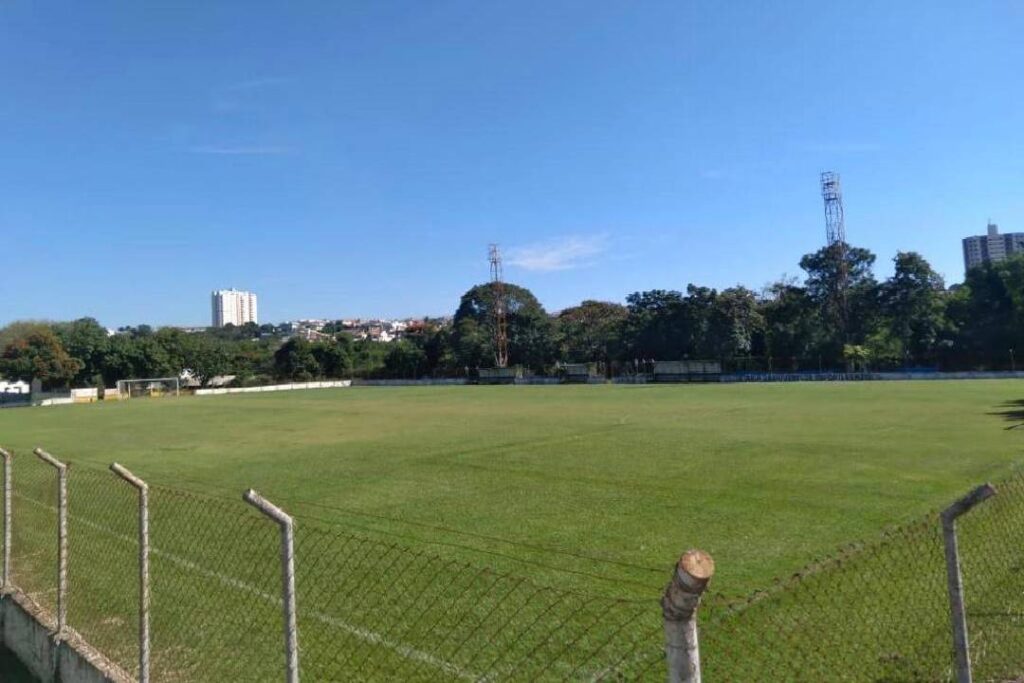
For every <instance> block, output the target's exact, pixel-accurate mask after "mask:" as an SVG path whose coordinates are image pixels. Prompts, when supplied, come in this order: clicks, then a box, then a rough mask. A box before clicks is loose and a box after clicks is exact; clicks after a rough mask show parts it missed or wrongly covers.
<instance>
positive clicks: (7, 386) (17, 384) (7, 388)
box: [0, 379, 32, 394]
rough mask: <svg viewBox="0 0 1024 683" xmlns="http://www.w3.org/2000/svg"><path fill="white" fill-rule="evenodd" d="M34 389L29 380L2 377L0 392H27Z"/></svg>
mask: <svg viewBox="0 0 1024 683" xmlns="http://www.w3.org/2000/svg"><path fill="white" fill-rule="evenodd" d="M31 391H32V387H31V386H29V383H28V382H22V381H21V380H14V381H11V380H6V379H0V394H27V393H30V392H31Z"/></svg>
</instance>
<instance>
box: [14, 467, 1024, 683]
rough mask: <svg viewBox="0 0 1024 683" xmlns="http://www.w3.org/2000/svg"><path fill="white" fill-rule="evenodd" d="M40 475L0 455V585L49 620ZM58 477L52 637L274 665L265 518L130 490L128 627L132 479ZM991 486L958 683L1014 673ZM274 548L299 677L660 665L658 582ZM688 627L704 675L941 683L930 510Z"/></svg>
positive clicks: (223, 671)
mask: <svg viewBox="0 0 1024 683" xmlns="http://www.w3.org/2000/svg"><path fill="white" fill-rule="evenodd" d="M57 455H58V457H59V454H57ZM57 474H58V473H57V471H56V470H55V469H54V467H51V466H49V465H47V464H46V463H44V462H41V461H40V460H38V459H37V458H35V457H33V456H31V455H28V454H21V455H19V456H18V457H16V458H14V459H13V468H12V477H11V479H12V484H13V486H12V491H13V495H12V497H11V502H12V512H11V521H12V529H13V535H12V538H11V543H10V547H9V550H10V552H11V569H10V575H9V576H7V577H5V580H6V587H7V589H8V590H11V589H13V590H17V591H19V592H20V593H22V594H23V595H25V596H27V597H28V598H30V599H31V600H32V601H34V602H35V603H36V604H37V605H38V606H39V607H40V609H41V610H42V612H43V613H44V614H47V615H50V616H51V617H52V619H51V621H52V622H53V625H54V626H55V624H56V612H57V608H58V602H59V598H58V593H59V586H60V579H59V576H58V564H59V563H58V547H59V544H58V527H59V524H58V520H59V512H58V508H59V506H58V502H59V501H58V487H57V481H58V480H57ZM67 474H68V511H67V514H68V524H67V557H68V565H67V567H68V569H67V584H66V585H67V592H66V605H67V632H68V633H69V634H74V635H80V636H81V637H82V638H83V639H84V640H85V641H86V642H88V643H89V644H90V645H91V646H93V647H94V648H95V649H96V650H98V651H100V652H101V653H103V655H104V656H105V657H106V658H108V659H109V660H111V662H113V663H114V664H116V665H117V666H118V667H120V669H122V670H123V671H124V672H125V674H126V675H127V676H130V677H135V678H139V677H140V670H141V665H140V648H141V647H142V645H141V643H142V642H144V640H143V639H140V638H139V635H140V631H141V629H142V628H143V623H148V624H149V627H150V638H149V642H150V659H149V670H150V680H153V681H175V682H179V681H228V680H230V681H250V680H251V681H275V680H281V679H282V678H285V677H286V662H287V657H286V638H285V632H286V629H285V628H284V626H285V623H286V619H285V611H286V610H285V609H284V608H285V607H286V605H287V604H288V601H287V599H286V594H283V586H284V585H285V584H286V582H284V581H283V578H284V577H283V566H286V565H287V562H285V563H284V565H283V564H282V538H283V536H282V533H281V529H280V528H279V527H278V525H277V524H275V523H274V522H273V521H272V520H271V519H268V518H267V517H266V516H265V515H263V514H260V512H259V511H258V510H256V509H254V508H253V507H252V506H250V505H246V504H245V503H244V502H243V501H242V500H241V499H238V500H225V499H220V498H213V497H208V496H205V495H198V494H194V493H190V492H185V491H181V490H176V489H173V488H165V487H161V486H150V487H149V488H148V522H149V532H150V533H149V565H148V570H149V571H148V578H149V588H150V594H151V602H150V608H151V609H150V611H149V615H148V620H143V621H140V616H139V614H140V603H141V602H142V599H141V598H140V581H141V574H140V565H139V557H140V540H139V525H140V516H139V491H138V490H136V488H133V487H132V486H131V485H129V483H127V482H126V481H125V480H123V479H121V478H118V477H117V476H115V475H114V474H112V473H110V472H105V471H98V470H95V469H90V468H88V467H69V469H68V472H67ZM998 489H999V494H998V495H997V496H996V497H995V498H993V499H992V500H990V501H987V502H986V503H984V504H983V505H981V506H979V507H978V509H976V510H974V511H972V512H971V513H970V514H968V515H966V516H964V517H963V518H962V520H961V522H960V546H961V554H962V567H963V577H964V584H965V590H966V596H967V604H966V608H967V617H968V624H969V628H970V631H971V642H972V651H973V657H974V671H975V680H978V681H1008V680H1013V679H1014V678H1016V677H1019V676H1020V675H1021V674H1024V546H1022V544H1021V540H1022V533H1021V532H1022V530H1024V526H1022V524H1024V479H1022V478H1020V477H1017V478H1013V479H1011V480H1009V481H1006V482H1003V483H1002V484H1000V485H999V486H998ZM293 542H294V558H293V564H294V570H295V573H294V586H295V595H296V602H297V619H296V624H297V633H298V661H299V664H298V672H299V673H300V674H301V677H302V678H303V679H305V680H309V681H340V680H358V681H386V680H422V681H428V680H429V681H437V680H474V681H499V680H524V681H525V680H552V681H554V680H652V681H653V680H664V678H665V656H664V639H665V636H664V633H663V615H662V609H661V607H660V606H659V602H658V599H659V598H660V594H652V595H651V596H650V599H648V600H636V599H621V600H620V599H615V598H612V597H607V596H597V595H589V594H584V593H578V592H574V591H572V590H566V589H564V588H555V587H551V586H547V585H544V584H542V583H540V582H538V581H536V580H532V579H530V578H526V577H522V576H515V575H512V574H508V573H503V572H499V571H496V570H494V569H491V568H488V567H485V566H479V565H476V564H472V563H467V562H465V561H462V560H459V559H452V558H449V557H444V556H443V555H441V554H435V553H433V552H429V551H424V550H422V549H417V548H413V547H409V546H406V545H402V544H398V543H392V542H387V541H383V540H381V539H379V538H374V537H373V536H372V535H370V534H365V533H352V532H351V531H349V530H346V529H342V528H339V527H333V526H329V525H326V524H323V523H318V522H315V521H313V520H307V519H303V518H299V519H297V520H296V522H295V527H294V537H293ZM669 575H670V571H669V568H668V566H666V580H667V579H668V577H669ZM712 589H713V591H717V589H718V587H716V586H715V585H714V582H712ZM699 622H700V638H701V641H702V642H701V649H702V659H703V671H704V678H705V680H708V681H751V680H786V681H822V680H829V681H833V680H850V681H946V680H951V679H952V677H953V668H954V667H953V649H952V639H951V635H950V617H949V601H948V596H947V589H946V570H945V564H944V559H943V540H942V534H941V530H940V526H939V524H938V517H937V515H929V516H928V517H926V518H923V519H921V520H920V521H918V522H915V523H912V524H908V525H905V526H902V527H900V528H897V529H894V530H891V531H888V532H887V533H885V534H884V535H883V536H882V537H881V538H879V539H877V540H875V541H874V542H871V543H868V544H863V545H858V546H851V547H849V548H846V549H844V550H843V551H842V552H840V553H838V554H836V555H834V556H832V557H830V558H828V559H825V560H822V561H821V562H818V563H815V564H813V565H811V566H809V567H807V568H805V569H804V570H802V571H801V572H799V573H798V574H796V575H794V576H793V577H791V578H789V579H786V580H784V581H780V582H779V583H777V584H776V585H774V586H772V587H771V588H769V589H767V590H765V591H762V592H758V593H755V594H753V595H750V596H746V597H744V598H742V599H732V598H728V597H726V596H725V595H724V594H723V593H720V592H712V593H711V594H708V595H706V596H705V598H704V605H703V606H702V607H701V609H700V612H699ZM141 659H143V660H144V659H145V658H141ZM286 680H287V679H286Z"/></svg>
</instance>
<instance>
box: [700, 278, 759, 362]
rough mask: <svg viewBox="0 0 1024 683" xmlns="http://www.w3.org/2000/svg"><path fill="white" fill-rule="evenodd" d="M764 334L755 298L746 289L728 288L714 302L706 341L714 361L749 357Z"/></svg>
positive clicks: (752, 293) (755, 296)
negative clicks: (716, 359) (715, 359)
mask: <svg viewBox="0 0 1024 683" xmlns="http://www.w3.org/2000/svg"><path fill="white" fill-rule="evenodd" d="M763 332H764V316H763V315H762V314H761V311H760V307H759V305H758V300H757V295H755V294H754V292H752V291H750V290H749V289H747V288H746V287H739V286H737V287H730V288H729V289H723V290H722V291H721V292H719V293H718V294H717V295H716V296H715V297H714V300H713V303H712V308H711V316H710V320H709V322H708V331H707V342H706V344H705V346H707V347H710V348H709V350H710V351H711V354H710V355H711V357H713V358H732V357H735V356H747V355H750V353H751V351H753V349H754V344H755V342H756V340H757V339H758V337H759V336H760V335H761V334H763Z"/></svg>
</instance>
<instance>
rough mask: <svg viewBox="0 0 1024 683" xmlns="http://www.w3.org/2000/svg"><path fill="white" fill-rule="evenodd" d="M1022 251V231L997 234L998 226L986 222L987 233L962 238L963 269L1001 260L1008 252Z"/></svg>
mask: <svg viewBox="0 0 1024 683" xmlns="http://www.w3.org/2000/svg"><path fill="white" fill-rule="evenodd" d="M1018 252H1024V232H1010V233H1006V234H1005V235H1000V234H999V226H998V225H996V224H995V223H989V224H988V234H987V235H974V236H973V237H965V238H964V270H970V269H971V268H973V267H974V266H977V265H980V264H982V263H989V262H992V263H995V262H998V261H1002V260H1003V259H1005V258H1006V257H1007V256H1009V255H1010V254H1016V253H1018Z"/></svg>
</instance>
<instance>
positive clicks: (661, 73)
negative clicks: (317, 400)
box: [0, 0, 1024, 326]
mask: <svg viewBox="0 0 1024 683" xmlns="http://www.w3.org/2000/svg"><path fill="white" fill-rule="evenodd" d="M175 4H177V5H187V4H189V3H175ZM170 5H171V3H149V2H143V3H139V2H100V3H80V2H77V3H76V2H53V3H42V2H31V3H30V2H23V1H17V0H16V1H15V2H8V3H3V5H0V93H2V95H0V244H2V246H3V252H2V254H3V264H4V266H3V267H4V276H3V277H2V278H0V322H6V321H9V320H12V319H19V318H49V319H66V318H71V317H78V316H82V315H92V316H95V317H97V318H98V319H100V321H101V322H103V323H104V324H107V325H110V326H117V325H122V324H134V323H141V322H148V323H152V324H203V323H206V322H207V320H208V315H209V303H208V298H209V292H210V290H211V289H215V288H222V287H231V286H234V287H239V288H248V289H252V290H254V291H256V292H257V293H258V294H259V295H260V303H261V318H262V319H263V320H264V321H277V320H284V319H289V318H296V317H341V316H370V315H385V316H400V315H401V316H405V315H422V314H443V313H448V312H451V311H453V310H454V308H455V306H456V305H457V302H458V297H459V296H460V295H461V294H462V292H463V291H465V290H466V289H467V288H468V287H470V286H471V285H473V284H475V283H478V282H481V281H484V280H485V279H486V278H487V274H488V268H487V261H486V256H487V244H488V243H489V242H498V243H500V244H501V245H502V247H503V249H504V250H505V253H506V256H507V266H506V276H507V278H508V279H509V280H511V281H514V282H517V283H519V284H522V285H525V286H527V287H529V288H530V289H532V290H533V291H534V293H535V294H537V296H538V297H539V298H540V299H541V301H542V302H543V303H544V304H545V305H546V306H547V307H548V308H549V309H552V310H557V309H559V308H562V307H565V306H567V305H572V304H573V303H577V302H579V301H580V300H581V299H584V298H599V299H609V300H623V299H624V297H625V295H626V294H628V293H629V292H632V291H636V290H640V289H652V288H675V289H682V288H685V286H686V284H687V283H689V282H695V283H700V284H706V285H710V286H715V287H726V286H730V285H733V284H736V283H742V284H745V285H747V286H750V287H752V288H759V287H761V286H762V285H764V284H765V283H766V282H768V281H769V280H771V279H773V278H776V277H778V276H779V275H781V274H783V273H788V274H790V275H798V274H799V268H798V266H797V262H798V261H799V258H800V256H801V255H802V254H804V253H806V252H809V251H812V250H814V249H816V248H818V247H819V246H820V245H821V243H822V242H823V240H824V225H823V211H822V206H821V200H820V198H819V195H818V186H817V183H818V173H819V172H820V171H822V170H836V171H839V172H840V173H841V174H842V178H843V185H844V191H845V195H846V214H847V233H848V237H849V241H850V242H851V243H853V244H856V245H858V246H864V247H868V248H870V249H872V250H873V251H874V252H875V253H876V254H877V255H878V257H879V265H878V268H877V272H878V274H879V275H880V276H885V275H887V274H888V273H889V272H890V270H891V269H890V267H889V262H890V261H891V258H892V257H893V255H894V254H895V252H896V251H897V250H917V251H920V252H921V253H923V254H924V255H925V256H926V257H927V258H928V259H929V260H930V261H931V262H932V263H933V265H934V266H935V267H936V268H937V269H938V270H939V271H940V272H942V273H943V274H944V275H945V276H946V277H947V281H949V282H956V281H959V280H960V279H961V278H962V263H961V251H960V238H961V237H963V236H964V235H967V234H975V233H980V232H983V231H984V227H985V222H986V220H987V219H988V218H991V219H992V220H993V221H995V222H997V223H999V224H1000V226H1001V228H1002V229H1004V230H1024V191H1022V190H1024V132H1022V125H1021V123H1022V120H1024V88H1022V87H1021V84H1022V79H1021V67H1022V65H1024V41H1022V40H1021V38H1020V36H1021V35H1022V34H1024V5H1022V4H1021V3H1019V2H976V3H964V2H941V1H940V2H900V3H892V2H837V3H821V2H814V3H812V2H771V3H766V2H765V3H762V2H758V3H753V2H741V3H720V2H697V3H694V2H686V1H681V0H674V1H671V2H660V1H656V0H649V1H645V2H642V3H638V2H634V1H628V2H627V1H623V2H613V1H610V0H603V1H602V0H599V1H597V2H595V1H594V0H587V1H583V0H580V1H578V2H577V1H574V2H563V1H559V0H544V1H542V2H532V1H528V0H520V1H519V2H514V3H497V2H480V1H479V0H466V1H446V0H437V1H425V2H424V1H416V2H388V1H380V2H323V3H302V2H294V3H265V2H238V3H232V2H216V3H206V2H194V3H191V6H190V7H188V6H186V7H182V6H178V7H171V6H170Z"/></svg>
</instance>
